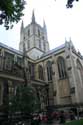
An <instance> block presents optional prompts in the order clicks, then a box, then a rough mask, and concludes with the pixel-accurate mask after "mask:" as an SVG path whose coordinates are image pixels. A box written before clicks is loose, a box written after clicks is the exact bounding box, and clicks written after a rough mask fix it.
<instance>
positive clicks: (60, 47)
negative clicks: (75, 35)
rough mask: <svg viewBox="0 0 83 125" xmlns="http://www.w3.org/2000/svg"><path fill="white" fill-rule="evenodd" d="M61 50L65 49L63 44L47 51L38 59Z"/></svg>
mask: <svg viewBox="0 0 83 125" xmlns="http://www.w3.org/2000/svg"><path fill="white" fill-rule="evenodd" d="M63 48H65V43H64V44H62V45H60V46H58V47H56V48H54V49H52V50H49V51H48V52H46V53H44V54H43V55H42V56H41V57H40V58H43V57H45V56H48V55H50V54H52V53H54V52H57V51H58V50H60V49H63Z"/></svg>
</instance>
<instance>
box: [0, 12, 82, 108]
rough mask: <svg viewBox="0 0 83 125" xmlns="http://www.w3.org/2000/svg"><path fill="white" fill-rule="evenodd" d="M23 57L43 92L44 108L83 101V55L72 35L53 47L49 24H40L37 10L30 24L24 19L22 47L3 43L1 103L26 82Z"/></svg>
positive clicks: (33, 81) (30, 80) (0, 49)
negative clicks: (77, 49) (51, 45)
mask: <svg viewBox="0 0 83 125" xmlns="http://www.w3.org/2000/svg"><path fill="white" fill-rule="evenodd" d="M23 57H24V58H23ZM23 60H24V62H25V69H27V70H26V71H27V74H26V77H27V80H28V84H31V85H32V86H33V87H34V89H35V92H36V95H37V96H39V101H40V104H41V109H42V110H43V109H44V108H45V107H46V106H48V105H49V106H52V107H53V106H64V105H65V106H66V105H72V104H82V103H83V97H82V96H83V56H82V55H81V53H80V52H77V51H76V49H75V47H74V45H73V43H72V41H71V39H70V40H69V41H66V40H65V42H64V44H62V45H60V46H58V47H56V48H55V49H52V50H50V49H49V42H48V38H47V27H46V24H45V22H43V27H42V26H40V25H39V24H38V23H37V22H36V20H35V15H34V12H33V13H32V20H31V23H30V24H29V25H28V26H26V27H24V25H23V21H22V24H21V28H20V43H19V50H16V49H14V48H11V47H9V46H7V45H5V44H3V43H0V105H3V104H4V102H5V98H6V97H7V96H10V95H11V94H14V93H15V90H16V87H17V86H20V85H21V84H24V82H25V80H24V75H23V71H22V68H20V67H23ZM7 94H8V95H7Z"/></svg>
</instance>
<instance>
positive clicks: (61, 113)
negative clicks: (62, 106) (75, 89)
mask: <svg viewBox="0 0 83 125" xmlns="http://www.w3.org/2000/svg"><path fill="white" fill-rule="evenodd" d="M59 118H60V124H63V123H65V122H66V119H65V115H64V111H61V112H60V117H59Z"/></svg>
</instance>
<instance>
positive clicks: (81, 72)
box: [77, 59, 83, 84]
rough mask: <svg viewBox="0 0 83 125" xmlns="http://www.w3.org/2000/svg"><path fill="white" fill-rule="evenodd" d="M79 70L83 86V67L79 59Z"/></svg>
mask: <svg viewBox="0 0 83 125" xmlns="http://www.w3.org/2000/svg"><path fill="white" fill-rule="evenodd" d="M77 69H78V73H79V77H80V79H81V81H82V84H83V66H82V64H81V62H80V61H79V60H78V59H77Z"/></svg>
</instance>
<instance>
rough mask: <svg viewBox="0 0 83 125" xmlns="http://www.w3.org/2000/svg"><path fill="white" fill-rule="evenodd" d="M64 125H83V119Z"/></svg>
mask: <svg viewBox="0 0 83 125" xmlns="http://www.w3.org/2000/svg"><path fill="white" fill-rule="evenodd" d="M64 125H83V119H80V120H74V121H71V122H68V123H65V124H64Z"/></svg>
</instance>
